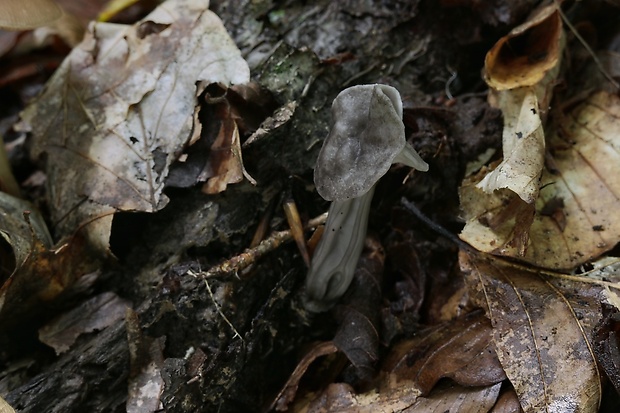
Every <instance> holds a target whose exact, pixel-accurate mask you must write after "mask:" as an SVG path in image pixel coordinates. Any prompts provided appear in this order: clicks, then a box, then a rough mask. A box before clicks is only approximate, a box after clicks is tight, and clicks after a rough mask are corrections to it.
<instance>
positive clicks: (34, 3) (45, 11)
mask: <svg viewBox="0 0 620 413" xmlns="http://www.w3.org/2000/svg"><path fill="white" fill-rule="evenodd" d="M60 16H62V10H61V9H60V7H58V5H57V4H56V3H54V2H53V1H52V0H2V1H0V28H2V29H7V30H27V29H34V28H35V27H40V26H45V25H47V24H50V23H52V22H53V21H54V20H57V19H59V18H60Z"/></svg>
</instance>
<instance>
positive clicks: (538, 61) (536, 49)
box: [484, 4, 563, 90]
mask: <svg viewBox="0 0 620 413" xmlns="http://www.w3.org/2000/svg"><path fill="white" fill-rule="evenodd" d="M562 35H563V34H562V19H561V18H560V14H559V13H558V11H557V5H556V4H551V5H549V6H546V7H544V8H542V9H539V10H537V11H536V12H534V13H533V14H532V15H531V16H530V17H529V18H528V20H527V21H526V22H525V23H523V24H521V25H519V26H517V27H515V28H514V29H512V30H511V31H510V33H508V34H507V35H506V36H504V37H502V38H501V39H500V40H499V41H498V42H497V43H496V44H495V45H494V46H493V48H492V49H491V50H490V51H489V52H488V53H487V55H486V58H485V61H484V66H485V72H484V76H485V80H486V82H487V83H488V85H489V86H490V87H491V88H493V89H495V90H509V89H516V88H520V87H524V86H534V85H536V84H538V83H539V82H540V81H542V80H543V78H544V77H545V76H546V75H547V73H548V72H549V71H550V70H552V69H553V68H555V67H556V66H557V65H558V63H559V60H560V58H561V55H562V50H561V41H560V40H561V38H562Z"/></svg>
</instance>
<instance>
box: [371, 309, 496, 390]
mask: <svg viewBox="0 0 620 413" xmlns="http://www.w3.org/2000/svg"><path fill="white" fill-rule="evenodd" d="M382 370H384V371H386V372H387V373H388V374H389V376H390V379H389V381H390V382H394V383H395V382H401V381H409V382H411V383H412V384H413V386H414V387H415V388H417V389H419V390H420V391H421V394H422V395H428V394H430V393H431V390H433V388H434V387H435V385H436V384H437V382H438V381H439V380H440V379H442V378H450V379H452V380H454V381H455V382H456V383H458V384H460V385H462V386H469V387H471V386H489V385H492V384H496V383H501V382H502V381H503V380H504V379H505V378H506V375H505V374H504V370H503V369H502V367H501V365H500V364H499V360H498V359H497V355H496V354H495V349H494V347H493V344H492V328H491V324H490V323H489V321H488V320H487V319H486V318H485V317H484V315H483V314H481V312H480V311H478V312H477V313H473V314H469V315H467V316H466V317H462V318H460V319H456V320H453V321H451V322H449V323H444V324H441V325H438V326H437V327H435V328H430V329H427V330H425V331H421V332H420V333H419V335H418V336H417V337H414V338H411V339H407V340H404V341H401V342H400V343H398V344H397V345H396V346H394V347H393V348H392V349H391V350H390V354H389V355H388V357H387V358H386V359H385V361H384V363H383V366H382Z"/></svg>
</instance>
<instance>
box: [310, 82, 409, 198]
mask: <svg viewBox="0 0 620 413" xmlns="http://www.w3.org/2000/svg"><path fill="white" fill-rule="evenodd" d="M402 118H403V106H402V101H401V98H400V93H398V91H397V90H396V89H395V88H393V87H391V86H387V85H378V84H375V85H358V86H353V87H350V88H348V89H345V90H343V91H342V92H340V94H338V96H336V99H334V103H333V104H332V127H331V130H330V132H329V135H328V136H327V138H326V139H325V142H324V143H323V147H322V148H321V151H320V152H319V157H318V159H317V163H316V167H315V168H314V183H315V184H316V189H317V191H318V193H319V194H320V195H321V196H322V197H323V198H325V199H326V200H328V201H344V200H346V199H350V198H357V197H359V196H361V195H363V194H365V193H366V192H368V190H369V189H370V188H372V186H373V185H374V184H375V183H376V182H377V181H378V180H379V178H381V177H382V176H383V175H385V173H386V172H387V171H388V169H390V165H391V164H392V161H393V160H394V158H395V157H396V155H398V154H399V153H400V152H401V151H402V149H403V148H404V146H405V143H406V141H405V126H404V124H403V121H402Z"/></svg>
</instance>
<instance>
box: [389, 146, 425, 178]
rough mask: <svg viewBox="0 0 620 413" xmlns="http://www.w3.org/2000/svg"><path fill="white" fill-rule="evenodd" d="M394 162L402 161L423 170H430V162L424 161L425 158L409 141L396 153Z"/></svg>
mask: <svg viewBox="0 0 620 413" xmlns="http://www.w3.org/2000/svg"><path fill="white" fill-rule="evenodd" d="M392 163H402V164H404V165H407V166H410V167H412V168H415V169H417V170H418V171H422V172H426V171H428V164H427V163H426V162H424V159H422V157H420V155H418V153H417V152H416V150H415V149H413V146H411V145H410V144H409V142H407V143H406V144H405V147H404V148H403V150H402V151H400V152H399V153H398V155H396V157H395V158H394V160H393V161H392Z"/></svg>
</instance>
